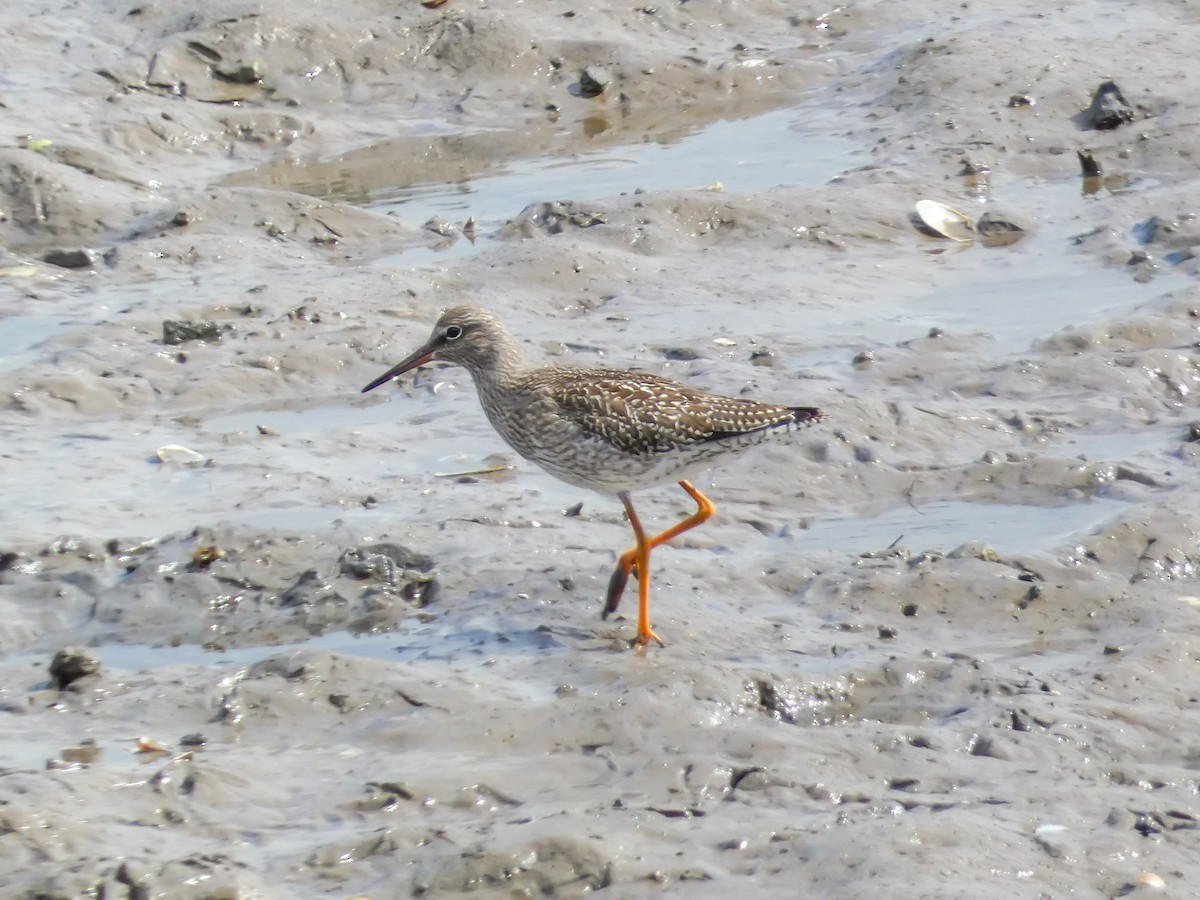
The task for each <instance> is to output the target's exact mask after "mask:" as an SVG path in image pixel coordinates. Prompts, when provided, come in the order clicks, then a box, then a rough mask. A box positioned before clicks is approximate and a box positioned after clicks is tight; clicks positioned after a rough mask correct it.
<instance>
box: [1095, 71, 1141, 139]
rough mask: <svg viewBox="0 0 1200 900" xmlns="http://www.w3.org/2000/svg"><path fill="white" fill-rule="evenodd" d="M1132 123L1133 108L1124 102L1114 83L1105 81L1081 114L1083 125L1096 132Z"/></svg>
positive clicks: (1119, 90)
mask: <svg viewBox="0 0 1200 900" xmlns="http://www.w3.org/2000/svg"><path fill="white" fill-rule="evenodd" d="M1132 121H1133V107H1132V106H1130V105H1129V104H1128V103H1127V102H1126V101H1125V96H1124V95H1123V94H1122V93H1121V89H1120V88H1119V87H1117V84H1116V82H1115V81H1105V82H1104V83H1103V84H1101V85H1100V86H1099V87H1098V88H1096V93H1095V95H1094V96H1093V97H1092V104H1091V106H1089V107H1088V108H1087V109H1086V110H1084V113H1083V124H1084V125H1085V126H1086V127H1090V128H1095V129H1096V130H1097V131H1112V129H1114V128H1116V127H1118V126H1120V125H1124V124H1125V123H1126V122H1132Z"/></svg>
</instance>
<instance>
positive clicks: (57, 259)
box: [42, 247, 96, 269]
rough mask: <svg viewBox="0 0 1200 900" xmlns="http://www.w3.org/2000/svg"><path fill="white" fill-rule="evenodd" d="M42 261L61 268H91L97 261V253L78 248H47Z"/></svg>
mask: <svg viewBox="0 0 1200 900" xmlns="http://www.w3.org/2000/svg"><path fill="white" fill-rule="evenodd" d="M42 262H45V263H49V264H50V265H52V266H58V267H59V268H60V269H90V268H91V267H92V266H93V265H95V262H96V254H95V252H94V251H92V250H87V249H83V248H76V249H73V250H67V249H64V248H62V247H59V248H56V249H54V250H47V251H46V252H45V254H43V256H42Z"/></svg>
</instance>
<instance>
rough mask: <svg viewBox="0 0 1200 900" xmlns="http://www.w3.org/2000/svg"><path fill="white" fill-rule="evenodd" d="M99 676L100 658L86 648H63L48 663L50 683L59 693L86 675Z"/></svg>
mask: <svg viewBox="0 0 1200 900" xmlns="http://www.w3.org/2000/svg"><path fill="white" fill-rule="evenodd" d="M99 674H100V657H98V656H97V655H96V654H95V653H93V652H92V651H91V650H89V649H88V648H87V647H63V648H62V649H61V650H59V651H58V652H57V653H55V654H54V659H52V660H51V661H50V683H51V684H52V685H53V686H54V687H56V688H58V689H59V690H60V691H62V690H65V689H66V688H67V686H68V685H70V684H71V683H72V682H75V681H78V680H79V679H80V678H84V677H86V676H88V675H99Z"/></svg>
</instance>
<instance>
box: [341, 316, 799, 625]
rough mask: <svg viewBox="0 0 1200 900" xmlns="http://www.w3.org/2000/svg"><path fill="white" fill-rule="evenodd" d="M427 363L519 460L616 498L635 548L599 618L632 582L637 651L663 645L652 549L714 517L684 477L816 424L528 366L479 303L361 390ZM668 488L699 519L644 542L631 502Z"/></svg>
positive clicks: (666, 387) (588, 372)
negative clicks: (463, 394) (466, 377)
mask: <svg viewBox="0 0 1200 900" xmlns="http://www.w3.org/2000/svg"><path fill="white" fill-rule="evenodd" d="M431 362H447V363H457V364H458V365H460V366H462V367H464V368H465V369H466V370H467V371H468V372H469V373H470V374H471V378H472V380H473V381H474V382H475V388H476V390H477V391H478V392H479V400H480V403H482V404H483V411H484V412H485V413H486V414H487V417H488V420H489V421H490V422H491V423H492V427H493V428H495V429H496V431H498V432H499V433H500V436H501V437H502V438H504V440H505V441H507V442H508V444H509V445H510V446H511V447H512V448H513V449H514V450H516V451H517V452H518V453H519V454H521V456H523V457H525V458H526V459H528V460H530V461H531V462H534V463H537V464H538V465H539V466H541V467H542V468H543V469H545V470H546V471H547V472H549V473H550V474H551V475H554V476H557V477H558V478H561V479H562V480H563V481H565V482H567V483H568V484H573V485H575V486H576V487H582V488H587V489H589V490H592V491H596V492H598V493H601V494H605V495H613V496H616V497H619V498H620V500H621V503H622V504H624V506H625V512H626V513H627V514H628V516H629V524H630V525H631V526H632V528H633V533H634V536H635V537H636V539H637V545H636V546H635V547H634V548H633V549H631V550H629V551H627V552H625V553H623V554H622V555H621V557H620V559H619V560H618V562H617V567H616V569H615V570H614V571H613V574H612V577H611V578H610V579H609V583H608V591H607V594H606V597H605V602H604V611H603V613H602V617H603V618H605V619H607V618H608V616H609V615H610V614H612V613H613V612H615V611H616V609H617V605H618V604H619V603H620V602H621V594H622V593H624V591H625V585H626V583H627V582H628V580H629V575H630V574H631V573H633V574H635V575H636V576H637V579H638V599H639V607H638V627H637V638H636V639H635V643H636V644H638V645H641V646H644V645H646V644H647V643H649V642H650V641H656V642H657V643H658V644H659V646H662V643H663V642H662V639H661V638H660V637H659V636H658V635H657V634H655V633H654V631H653V629H651V627H650V551H651V550H653V549H654V548H655V547H657V546H659V545H660V544H665V543H666V542H667V541H669V540H671V539H673V538H676V537H678V536H679V535H681V534H683V533H684V532H685V531H688V530H689V529H691V528H695V527H696V526H697V525H699V524H701V523H702V522H705V521H707V520H708V519H710V518H711V517H712V515H713V513H714V512H715V511H716V507H715V506H714V505H713V503H712V501H710V500H709V499H708V498H707V497H705V496H704V495H703V494H702V493H700V491H698V490H696V488H695V487H693V486H692V484H691V483H690V482H689V481H687V480H686V479H685V477H684V476H686V475H687V474H689V473H691V472H694V471H696V470H698V469H704V468H707V467H708V466H709V465H711V464H712V463H714V462H716V461H717V459H718V458H719V457H722V456H727V455H729V454H730V453H732V452H733V451H735V450H740V449H742V448H744V447H749V446H751V445H753V444H757V443H760V442H761V441H763V440H765V439H767V438H768V437H770V436H771V435H774V434H776V433H779V432H785V431H793V430H796V429H799V428H804V427H807V426H810V425H813V424H815V423H817V422H819V421H820V420H821V411H820V410H819V409H816V408H815V407H811V406H776V405H773V404H769V403H757V402H755V401H753V400H742V399H737V398H734V397H722V396H720V395H718V394H708V393H704V392H702V391H697V390H693V389H692V388H689V387H685V386H684V385H682V384H677V383H676V382H674V381H670V380H668V379H666V378H662V377H661V376H658V375H652V374H649V373H646V372H626V371H622V370H617V369H576V368H567V367H563V366H549V367H545V368H529V367H527V366H526V365H525V360H524V358H523V357H522V355H521V350H520V348H519V347H518V346H517V342H516V341H515V340H513V338H512V335H510V334H509V333H508V332H507V331H506V330H505V328H504V326H503V325H501V324H500V320H499V319H497V318H496V317H495V316H494V315H492V313H490V312H488V311H487V310H486V309H481V308H480V307H478V306H456V307H454V308H453V309H448V310H446V312H445V313H443V314H442V317H441V318H440V319H438V321H437V324H436V325H435V326H434V327H433V334H432V335H430V337H429V340H428V341H426V342H425V345H424V346H422V347H421V348H420V349H419V350H417V351H416V352H414V353H413V354H412V355H411V356H409V357H407V358H406V359H404V360H403V361H401V362H399V363H397V364H396V365H394V366H392V368H390V369H388V370H387V371H386V372H384V373H383V374H382V375H380V376H379V377H378V378H376V379H375V380H374V381H372V382H371V383H370V384H368V385H367V386H366V387H365V388H363V393H364V394H365V393H366V392H367V391H370V390H373V389H374V388H377V387H379V386H380V385H381V384H386V383H387V382H389V381H391V380H392V379H393V378H397V377H398V376H400V375H403V374H404V373H405V372H408V371H409V370H411V369H415V368H417V367H418V366H423V365H425V364H426V363H431ZM676 480H678V481H679V486H680V487H682V488H683V489H684V490H685V491H687V493H688V494H689V495H690V496H691V498H692V499H693V500H694V501H695V502H696V512H694V513H693V514H692V515H690V516H688V517H687V518H686V519H684V520H683V521H682V522H679V523H678V524H677V525H674V526H672V527H671V528H668V529H667V530H666V531H664V532H662V533H661V534H656V535H654V536H653V537H648V536H647V535H646V532H645V530H644V529H643V528H642V523H641V521H640V520H639V519H638V515H637V513H636V512H635V511H634V509H633V502H632V501H631V500H630V497H629V495H630V493H631V492H632V491H635V490H638V489H639V488H645V487H650V486H652V485H656V484H662V483H664V482H667V481H676Z"/></svg>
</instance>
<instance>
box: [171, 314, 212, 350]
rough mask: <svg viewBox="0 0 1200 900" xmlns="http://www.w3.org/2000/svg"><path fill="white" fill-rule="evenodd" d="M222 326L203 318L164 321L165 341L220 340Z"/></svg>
mask: <svg viewBox="0 0 1200 900" xmlns="http://www.w3.org/2000/svg"><path fill="white" fill-rule="evenodd" d="M220 339H221V326H220V325H218V324H217V323H216V322H209V321H205V320H201V321H199V322H187V321H184V320H182V319H166V320H164V321H163V343H164V344H183V343H186V342H187V341H219V340H220Z"/></svg>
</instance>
